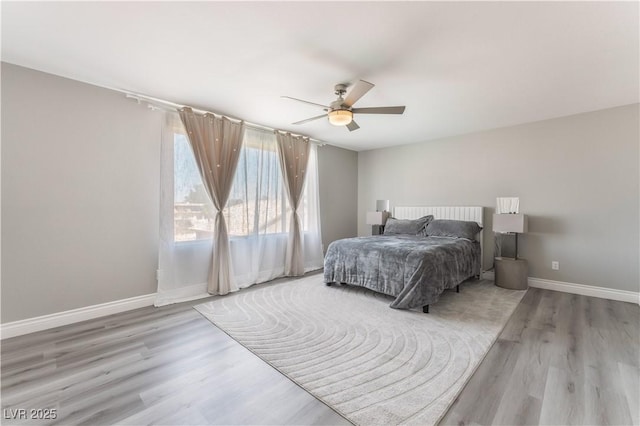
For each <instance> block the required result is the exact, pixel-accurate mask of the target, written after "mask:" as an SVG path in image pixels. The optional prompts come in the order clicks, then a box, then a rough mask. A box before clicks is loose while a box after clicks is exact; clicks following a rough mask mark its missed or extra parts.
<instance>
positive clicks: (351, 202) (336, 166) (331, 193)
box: [318, 145, 358, 251]
mask: <svg viewBox="0 0 640 426" xmlns="http://www.w3.org/2000/svg"><path fill="white" fill-rule="evenodd" d="M318 173H319V175H320V183H319V186H320V206H322V209H321V221H322V244H323V245H324V250H325V251H326V249H327V246H328V245H329V243H331V242H332V241H335V240H338V239H340V238H348V237H355V236H356V234H357V231H358V217H357V209H358V153H357V152H355V151H349V150H347V149H342V148H338V147H335V146H331V145H325V146H321V147H319V148H318Z"/></svg>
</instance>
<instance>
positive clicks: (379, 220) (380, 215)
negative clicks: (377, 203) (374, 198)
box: [367, 212, 387, 225]
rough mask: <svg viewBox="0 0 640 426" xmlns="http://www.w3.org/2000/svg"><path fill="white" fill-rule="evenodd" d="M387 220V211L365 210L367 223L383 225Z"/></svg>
mask: <svg viewBox="0 0 640 426" xmlns="http://www.w3.org/2000/svg"><path fill="white" fill-rule="evenodd" d="M386 222H387V212H367V225H384V224H385V223H386Z"/></svg>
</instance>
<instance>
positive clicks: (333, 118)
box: [329, 109, 353, 126]
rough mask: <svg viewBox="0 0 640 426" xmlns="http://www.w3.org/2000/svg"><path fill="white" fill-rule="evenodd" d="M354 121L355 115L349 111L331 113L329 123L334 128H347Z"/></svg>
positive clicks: (338, 110)
mask: <svg viewBox="0 0 640 426" xmlns="http://www.w3.org/2000/svg"><path fill="white" fill-rule="evenodd" d="M352 121H353V113H352V112H351V111H349V110H348V109H334V110H333V111H329V123H331V124H333V125H334V126H346V125H347V124H349V123H351V122H352Z"/></svg>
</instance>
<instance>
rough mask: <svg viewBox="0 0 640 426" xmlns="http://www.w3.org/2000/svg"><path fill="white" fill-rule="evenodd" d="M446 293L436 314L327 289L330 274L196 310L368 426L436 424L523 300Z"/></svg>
mask: <svg viewBox="0 0 640 426" xmlns="http://www.w3.org/2000/svg"><path fill="white" fill-rule="evenodd" d="M460 288H461V289H460V293H456V292H455V291H447V292H445V293H444V294H443V295H442V296H441V299H440V301H439V302H438V303H437V304H434V305H432V306H431V313H429V314H423V313H422V312H417V311H403V310H396V309H391V308H389V306H388V305H389V303H390V302H391V300H392V299H390V298H388V297H385V296H382V295H379V294H376V293H373V292H370V291H368V290H364V289H359V288H356V287H341V286H332V287H327V286H325V285H324V284H323V283H322V275H313V276H310V277H306V278H302V279H298V280H294V281H286V282H283V283H279V284H267V285H262V286H260V285H258V286H255V287H252V288H251V289H247V290H243V291H241V292H238V293H233V294H232V295H228V296H225V297H220V298H218V299H217V300H214V301H212V302H208V303H205V304H202V305H198V306H196V309H197V310H198V311H199V312H200V313H202V315H204V316H205V317H206V318H208V319H209V320H210V321H211V322H213V323H214V324H215V325H217V326H218V327H220V328H221V329H222V330H224V331H225V332H226V333H228V334H229V335H230V336H231V337H233V338H234V339H235V340H237V341H238V342H240V343H241V344H242V345H244V346H245V347H247V348H248V349H250V350H251V351H252V352H254V353H255V354H256V355H258V356H259V357H260V358H262V359H263V360H265V361H266V362H268V363H269V364H271V365H272V366H274V367H275V368H276V369H278V370H279V371H280V372H282V373H283V374H285V375H286V376H287V377H289V378H290V379H292V380H293V381H295V382H296V383H298V384H299V385H300V386H302V387H303V388H304V389H306V390H307V391H309V392H310V393H311V394H313V395H314V396H316V397H317V398H318V399H320V400H322V401H324V402H325V403H326V404H327V405H329V406H330V407H332V408H333V409H334V410H336V411H337V412H339V413H340V414H342V415H343V416H344V417H346V418H347V419H348V420H350V421H351V422H353V423H355V424H359V425H383V424H384V425H393V424H419V425H432V424H436V423H437V422H438V420H440V418H441V417H442V416H443V415H444V414H445V412H446V410H447V409H448V408H449V406H450V405H451V403H452V402H453V401H454V399H455V398H456V396H457V395H458V393H459V392H460V391H461V390H462V388H463V387H464V385H465V383H466V382H467V380H468V379H469V377H471V375H472V374H473V372H474V370H475V369H476V367H477V366H478V364H479V363H480V361H482V359H483V357H484V356H485V354H486V353H487V351H488V350H489V348H490V347H491V345H492V343H493V342H494V341H495V339H496V338H497V336H498V334H499V333H500V331H501V330H502V328H503V327H504V325H505V323H506V321H507V319H508V318H509V316H510V315H511V313H512V312H513V310H514V309H515V307H516V306H517V304H518V302H519V301H520V299H521V298H522V296H523V295H524V293H525V292H524V291H513V290H505V289H502V288H499V287H496V286H494V285H493V283H492V282H490V281H469V282H467V283H465V284H463V285H461V286H460Z"/></svg>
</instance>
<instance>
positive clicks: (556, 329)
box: [1, 287, 640, 425]
mask: <svg viewBox="0 0 640 426" xmlns="http://www.w3.org/2000/svg"><path fill="white" fill-rule="evenodd" d="M461 291H464V287H462V288H461ZM197 303H203V300H199V301H196V302H191V303H183V304H179V305H173V306H169V307H164V308H151V307H149V308H143V309H138V310H135V311H130V312H126V313H122V314H117V315H113V316H110V317H105V318H101V319H96V320H92V321H87V322H84V323H80V324H74V325H70V326H66V327H61V328H57V329H53V330H48V331H44V332H40V333H34V334H31V335H27V336H21V337H16V338H13V339H8V340H5V341H3V342H2V360H1V367H2V368H1V378H2V385H1V389H2V408H3V418H2V424H25V423H30V424H65V425H70V424H90V425H102V424H105V425H106V424H348V422H347V421H346V420H345V419H343V418H342V417H341V416H339V415H338V414H336V413H335V412H334V411H333V410H331V409H330V408H329V407H327V406H326V405H324V404H323V403H322V402H320V401H318V400H316V399H315V398H314V397H313V396H311V395H310V394H308V393H307V392H305V391H304V390H303V389H301V388H299V387H298V386H297V385H295V384H294V383H293V382H291V381H289V380H288V379H287V378H286V377H284V376H282V375H280V374H279V373H278V372H277V371H275V370H274V369H272V368H271V367H270V366H268V365H267V364H265V363H264V362H262V361H261V360H260V359H259V358H257V357H256V356H254V355H253V354H252V353H251V352H249V351H248V350H246V349H245V348H243V347H242V346H240V345H239V344H238V343H236V342H235V341H234V340H232V339H231V338H229V337H228V336H227V335H226V334H225V333H224V332H222V331H220V330H219V329H217V328H216V327H215V326H213V325H212V324H211V323H210V322H209V321H207V320H206V319H204V318H203V317H201V316H200V314H198V313H197V312H196V311H195V310H193V309H191V306H193V305H194V304H197ZM433 308H434V310H435V309H436V308H437V306H436V305H434V306H433ZM639 323H640V307H638V306H637V305H633V304H629V303H623V302H613V301H608V300H603V299H596V298H589V297H585V296H577V295H570V294H564V293H557V292H552V291H547V290H539V289H530V290H529V291H528V293H527V294H526V296H525V297H524V299H523V301H522V302H521V304H520V305H519V306H518V308H517V310H516V312H515V313H514V315H513V316H512V318H511V319H510V320H509V322H508V324H507V326H506V327H505V329H504V331H503V332H502V334H501V335H500V338H499V340H498V341H497V342H496V344H495V345H494V346H493V347H492V348H491V350H490V351H489V354H488V355H487V357H486V358H485V360H484V361H483V362H482V364H481V365H480V367H479V368H478V370H477V371H476V373H475V374H474V375H473V377H472V378H471V380H470V381H469V383H468V384H467V385H466V387H465V389H464V390H463V391H462V393H461V394H460V396H459V397H458V399H457V400H456V402H455V403H454V405H453V406H452V407H451V409H450V410H449V412H448V413H447V415H446V416H445V417H444V419H443V421H442V424H480V425H489V424H638V422H639V421H640V415H639V413H638V410H639V408H638V402H637V401H638V399H639V391H638V386H639V385H638V382H639V356H640V354H639V349H638V348H639V342H638V340H639V336H638V334H639ZM38 408H55V409H56V410H57V413H56V414H57V418H56V419H55V420H39V421H33V420H26V421H25V420H20V419H14V420H11V419H9V418H7V417H11V416H12V415H13V416H15V415H16V414H18V415H20V413H21V412H19V411H15V410H16V409H25V410H27V411H26V417H29V415H30V414H32V413H30V412H29V410H30V409H38Z"/></svg>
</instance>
